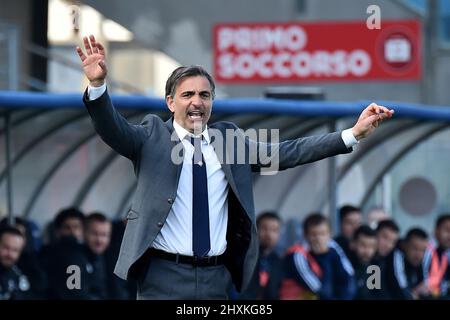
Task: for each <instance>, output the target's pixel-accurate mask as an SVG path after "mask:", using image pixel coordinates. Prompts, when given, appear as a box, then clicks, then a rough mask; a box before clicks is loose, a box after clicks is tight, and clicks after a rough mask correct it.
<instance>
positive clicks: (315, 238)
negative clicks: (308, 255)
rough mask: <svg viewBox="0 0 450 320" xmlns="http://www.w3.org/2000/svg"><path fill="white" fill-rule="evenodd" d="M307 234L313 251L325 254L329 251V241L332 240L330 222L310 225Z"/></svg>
mask: <svg viewBox="0 0 450 320" xmlns="http://www.w3.org/2000/svg"><path fill="white" fill-rule="evenodd" d="M305 236H306V240H307V241H308V243H309V246H310V247H311V251H312V252H313V253H315V254H323V253H326V252H328V243H329V241H330V227H329V226H328V223H321V224H318V225H316V226H312V227H309V230H308V233H307V234H306V235H305Z"/></svg>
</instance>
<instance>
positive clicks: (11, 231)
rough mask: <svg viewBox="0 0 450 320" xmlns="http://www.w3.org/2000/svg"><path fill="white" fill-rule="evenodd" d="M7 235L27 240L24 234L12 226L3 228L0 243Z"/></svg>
mask: <svg viewBox="0 0 450 320" xmlns="http://www.w3.org/2000/svg"><path fill="white" fill-rule="evenodd" d="M5 234H11V235H14V236H18V237H21V238H22V239H25V237H24V235H23V234H22V232H20V230H19V229H17V228H15V227H11V226H2V227H1V228H0V241H1V240H2V239H3V236H4V235H5Z"/></svg>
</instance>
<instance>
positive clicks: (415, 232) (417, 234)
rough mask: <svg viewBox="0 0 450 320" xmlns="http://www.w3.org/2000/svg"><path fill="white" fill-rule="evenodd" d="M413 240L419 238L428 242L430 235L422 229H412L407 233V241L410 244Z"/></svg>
mask: <svg viewBox="0 0 450 320" xmlns="http://www.w3.org/2000/svg"><path fill="white" fill-rule="evenodd" d="M412 238H419V239H422V240H428V234H427V233H426V231H425V230H423V229H421V228H412V229H410V230H409V231H408V232H407V233H406V236H405V241H406V242H408V241H410V240H411V239H412Z"/></svg>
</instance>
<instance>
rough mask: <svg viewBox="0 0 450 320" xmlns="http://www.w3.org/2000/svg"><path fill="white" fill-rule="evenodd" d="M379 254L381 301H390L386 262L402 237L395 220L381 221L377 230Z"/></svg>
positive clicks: (376, 259)
mask: <svg viewBox="0 0 450 320" xmlns="http://www.w3.org/2000/svg"><path fill="white" fill-rule="evenodd" d="M376 234H377V254H376V255H375V263H376V264H377V265H378V266H379V267H380V271H381V290H379V291H378V294H379V298H380V299H390V298H392V297H391V296H390V292H389V290H388V287H389V284H388V279H387V277H386V262H387V259H388V257H389V255H390V254H391V253H392V251H393V250H394V248H395V247H396V246H397V242H398V238H399V236H400V229H399V227H398V226H397V224H396V223H395V222H394V220H391V219H387V220H381V221H380V222H379V223H378V226H377V229H376Z"/></svg>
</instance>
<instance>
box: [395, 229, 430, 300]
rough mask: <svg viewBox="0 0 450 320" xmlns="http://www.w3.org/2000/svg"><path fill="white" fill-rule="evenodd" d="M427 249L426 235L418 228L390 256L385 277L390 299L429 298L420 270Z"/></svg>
mask: <svg viewBox="0 0 450 320" xmlns="http://www.w3.org/2000/svg"><path fill="white" fill-rule="evenodd" d="M427 247H428V235H427V233H426V232H425V231H424V230H422V229H420V228H413V229H411V230H409V231H408V233H407V234H406V237H405V239H404V240H403V241H401V243H400V245H399V246H398V248H396V249H394V251H393V252H392V253H391V254H390V256H389V258H388V259H387V262H386V276H387V279H388V281H387V284H388V290H389V295H390V297H391V298H392V299H398V300H411V299H414V300H417V299H421V298H427V297H429V296H430V291H429V290H428V287H427V285H426V283H425V282H424V276H423V268H422V265H423V258H424V255H425V251H426V250H427Z"/></svg>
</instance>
